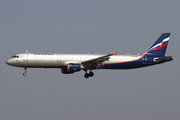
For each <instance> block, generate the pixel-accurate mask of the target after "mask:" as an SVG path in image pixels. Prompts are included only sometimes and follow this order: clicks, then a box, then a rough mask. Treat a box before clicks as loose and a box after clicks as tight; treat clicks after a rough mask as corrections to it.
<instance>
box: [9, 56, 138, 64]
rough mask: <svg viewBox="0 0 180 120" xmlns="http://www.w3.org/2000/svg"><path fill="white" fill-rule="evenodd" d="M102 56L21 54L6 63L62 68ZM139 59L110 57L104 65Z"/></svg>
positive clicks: (134, 57) (136, 57)
mask: <svg viewBox="0 0 180 120" xmlns="http://www.w3.org/2000/svg"><path fill="white" fill-rule="evenodd" d="M101 56H103V54H61V53H20V54H16V55H14V56H13V57H12V58H10V59H8V60H7V61H6V63H7V64H9V65H11V66H15V67H27V68H28V67H29V68H62V67H65V66H67V64H68V63H78V64H81V62H83V61H87V60H91V59H95V58H98V57H101ZM139 58H141V56H140V55H117V56H110V59H109V60H108V61H105V62H103V63H116V62H127V61H134V60H137V59H139Z"/></svg>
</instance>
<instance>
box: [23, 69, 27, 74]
mask: <svg viewBox="0 0 180 120" xmlns="http://www.w3.org/2000/svg"><path fill="white" fill-rule="evenodd" d="M24 70H25V71H24V73H23V76H26V75H27V73H26V71H27V68H24Z"/></svg>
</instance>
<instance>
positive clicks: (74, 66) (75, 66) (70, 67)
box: [67, 63, 81, 72]
mask: <svg viewBox="0 0 180 120" xmlns="http://www.w3.org/2000/svg"><path fill="white" fill-rule="evenodd" d="M80 70H81V64H76V63H68V64H67V71H68V72H77V71H80Z"/></svg>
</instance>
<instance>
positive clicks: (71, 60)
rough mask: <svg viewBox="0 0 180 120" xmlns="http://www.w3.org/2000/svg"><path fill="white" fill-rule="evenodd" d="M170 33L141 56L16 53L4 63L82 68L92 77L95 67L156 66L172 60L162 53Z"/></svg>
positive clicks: (72, 70)
mask: <svg viewBox="0 0 180 120" xmlns="http://www.w3.org/2000/svg"><path fill="white" fill-rule="evenodd" d="M169 38H170V33H163V34H162V35H161V36H160V37H159V38H158V40H157V41H156V42H155V43H154V44H153V45H152V46H151V47H150V48H149V49H148V50H147V52H145V53H144V54H143V55H117V52H114V53H112V54H106V55H103V54H63V53H39V52H34V53H29V52H28V51H26V52H25V53H19V54H15V55H13V56H12V57H11V58H10V59H8V60H7V61H6V63H7V64H8V65H10V66H14V67H22V68H24V69H25V72H24V73H23V75H24V76H26V75H27V73H26V71H27V68H61V72H62V73H63V74H72V73H75V72H79V71H81V70H83V71H85V74H84V77H85V78H89V77H93V76H94V73H93V72H92V71H93V70H99V69H134V68H141V67H146V66H151V65H157V64H161V63H164V62H168V61H171V60H173V58H172V56H165V53H166V48H167V45H168V42H169ZM88 71H89V72H88Z"/></svg>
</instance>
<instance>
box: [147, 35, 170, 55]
mask: <svg viewBox="0 0 180 120" xmlns="http://www.w3.org/2000/svg"><path fill="white" fill-rule="evenodd" d="M169 38H170V33H163V34H162V35H161V36H160V37H159V38H158V40H157V41H156V42H155V43H154V44H153V45H152V46H151V47H150V48H149V50H148V52H146V53H145V54H147V55H152V56H162V57H163V56H165V53H166V48H167V45H168V42H169Z"/></svg>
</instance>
